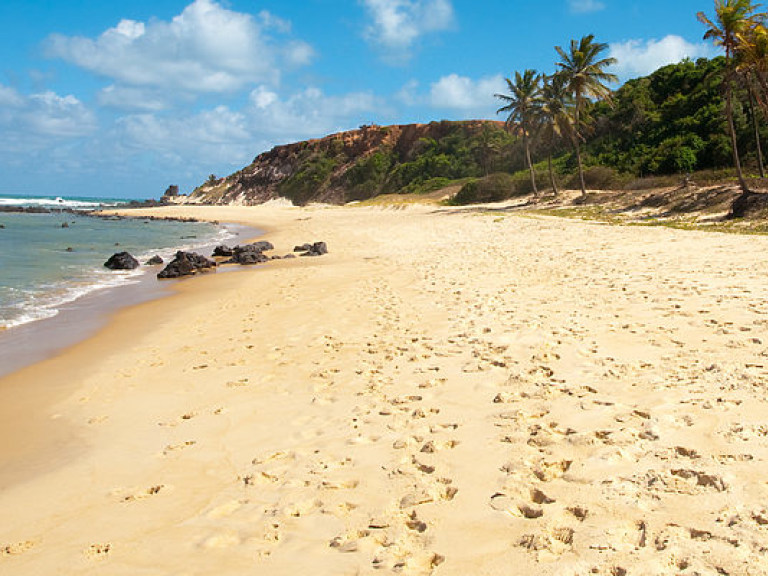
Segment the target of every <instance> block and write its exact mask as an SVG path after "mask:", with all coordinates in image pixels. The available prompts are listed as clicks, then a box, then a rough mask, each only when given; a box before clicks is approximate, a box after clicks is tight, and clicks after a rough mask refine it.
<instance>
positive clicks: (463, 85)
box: [429, 74, 506, 114]
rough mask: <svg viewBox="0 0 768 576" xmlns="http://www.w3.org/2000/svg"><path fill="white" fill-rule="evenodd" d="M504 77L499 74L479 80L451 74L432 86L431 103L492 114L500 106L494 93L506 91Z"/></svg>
mask: <svg viewBox="0 0 768 576" xmlns="http://www.w3.org/2000/svg"><path fill="white" fill-rule="evenodd" d="M505 86H506V85H505V83H504V78H503V77H502V76H501V75H500V74H499V75H496V76H489V77H486V78H481V79H479V80H473V79H471V78H467V77H466V76H459V75H458V74H450V75H448V76H443V77H442V78H440V79H439V80H438V81H437V82H435V83H433V84H432V86H431V88H430V97H429V100H430V103H431V104H432V106H434V107H436V108H450V109H453V110H461V111H465V112H476V113H483V114H492V113H493V112H494V111H495V110H496V109H497V108H498V105H497V104H498V102H497V101H496V99H495V98H494V94H498V93H500V92H503V91H504V88H505Z"/></svg>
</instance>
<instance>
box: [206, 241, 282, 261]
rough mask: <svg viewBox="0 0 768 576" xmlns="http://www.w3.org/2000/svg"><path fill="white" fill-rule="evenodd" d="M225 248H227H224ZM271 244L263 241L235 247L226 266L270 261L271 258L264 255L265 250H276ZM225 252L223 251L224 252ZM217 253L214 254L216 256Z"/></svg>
mask: <svg viewBox="0 0 768 576" xmlns="http://www.w3.org/2000/svg"><path fill="white" fill-rule="evenodd" d="M223 248H226V246H224V247H223ZM274 248H275V247H274V246H273V245H272V243H271V242H266V241H264V240H261V241H259V242H253V243H251V244H246V245H244V246H235V247H234V248H233V249H232V250H231V258H230V259H229V260H227V261H226V262H225V264H245V265H249V264H261V263H263V262H268V261H269V260H270V258H269V256H266V255H265V254H264V251H265V250H274ZM222 252H223V251H222ZM215 255H216V253H215V252H214V256H215Z"/></svg>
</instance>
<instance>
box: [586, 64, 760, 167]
mask: <svg viewBox="0 0 768 576" xmlns="http://www.w3.org/2000/svg"><path fill="white" fill-rule="evenodd" d="M724 67H725V59H724V58H715V59H714V60H707V59H699V60H697V61H696V62H693V61H690V60H686V61H683V62H681V63H680V64H674V65H670V66H665V67H663V68H661V69H659V70H657V71H656V72H654V73H653V74H651V75H650V76H647V77H644V78H638V79H636V80H630V81H629V82H627V83H626V84H624V85H623V86H622V87H621V88H619V89H618V90H617V91H616V92H615V93H614V97H613V107H610V106H609V105H608V104H606V103H600V104H597V105H595V106H594V107H593V109H592V116H593V124H592V126H593V132H592V134H590V135H589V137H588V146H587V150H588V153H589V155H590V158H589V160H588V162H589V163H591V164H599V165H604V166H611V167H614V168H616V169H618V170H620V171H622V172H626V173H630V174H633V175H636V176H645V175H656V174H672V173H686V172H692V171H694V170H702V169H711V168H721V167H725V166H730V165H731V145H730V141H729V138H728V133H727V127H726V118H725V116H724V114H723V107H724V105H725V103H724V98H723V91H722V88H721V86H722V76H723V72H724ZM736 95H737V97H736V98H735V99H734V123H735V125H736V132H737V137H738V142H739V150H740V151H741V152H742V157H743V158H744V159H745V160H746V161H747V162H746V163H747V166H750V165H752V166H754V165H755V150H756V143H755V137H754V132H753V131H752V128H751V117H750V114H753V113H754V114H758V115H759V114H760V113H759V110H750V109H749V106H748V103H749V98H748V95H747V94H746V91H745V90H744V89H743V88H742V89H741V90H737V92H736ZM759 120H760V122H761V123H764V122H763V119H762V118H759ZM762 136H763V137H765V136H766V133H765V131H763V133H762Z"/></svg>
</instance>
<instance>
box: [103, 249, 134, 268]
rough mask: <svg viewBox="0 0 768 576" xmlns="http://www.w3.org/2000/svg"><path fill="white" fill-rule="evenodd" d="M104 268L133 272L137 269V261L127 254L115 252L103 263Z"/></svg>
mask: <svg viewBox="0 0 768 576" xmlns="http://www.w3.org/2000/svg"><path fill="white" fill-rule="evenodd" d="M104 266H105V267H107V268H109V269H110V270H133V269H134V268H138V266H139V261H138V260H136V258H134V257H133V256H131V255H130V254H128V252H116V253H115V254H112V256H110V257H109V260H107V261H106V262H104Z"/></svg>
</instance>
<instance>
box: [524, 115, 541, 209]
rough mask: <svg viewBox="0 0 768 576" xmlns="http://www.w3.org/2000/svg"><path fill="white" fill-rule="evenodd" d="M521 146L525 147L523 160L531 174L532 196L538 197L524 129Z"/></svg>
mask: <svg viewBox="0 0 768 576" xmlns="http://www.w3.org/2000/svg"><path fill="white" fill-rule="evenodd" d="M523 145H524V146H525V159H526V161H527V162H528V171H529V172H530V173H531V186H533V195H534V196H538V195H539V190H538V188H536V173H535V172H534V171H533V164H532V163H531V150H530V148H529V147H528V135H527V134H526V130H525V128H523Z"/></svg>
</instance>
